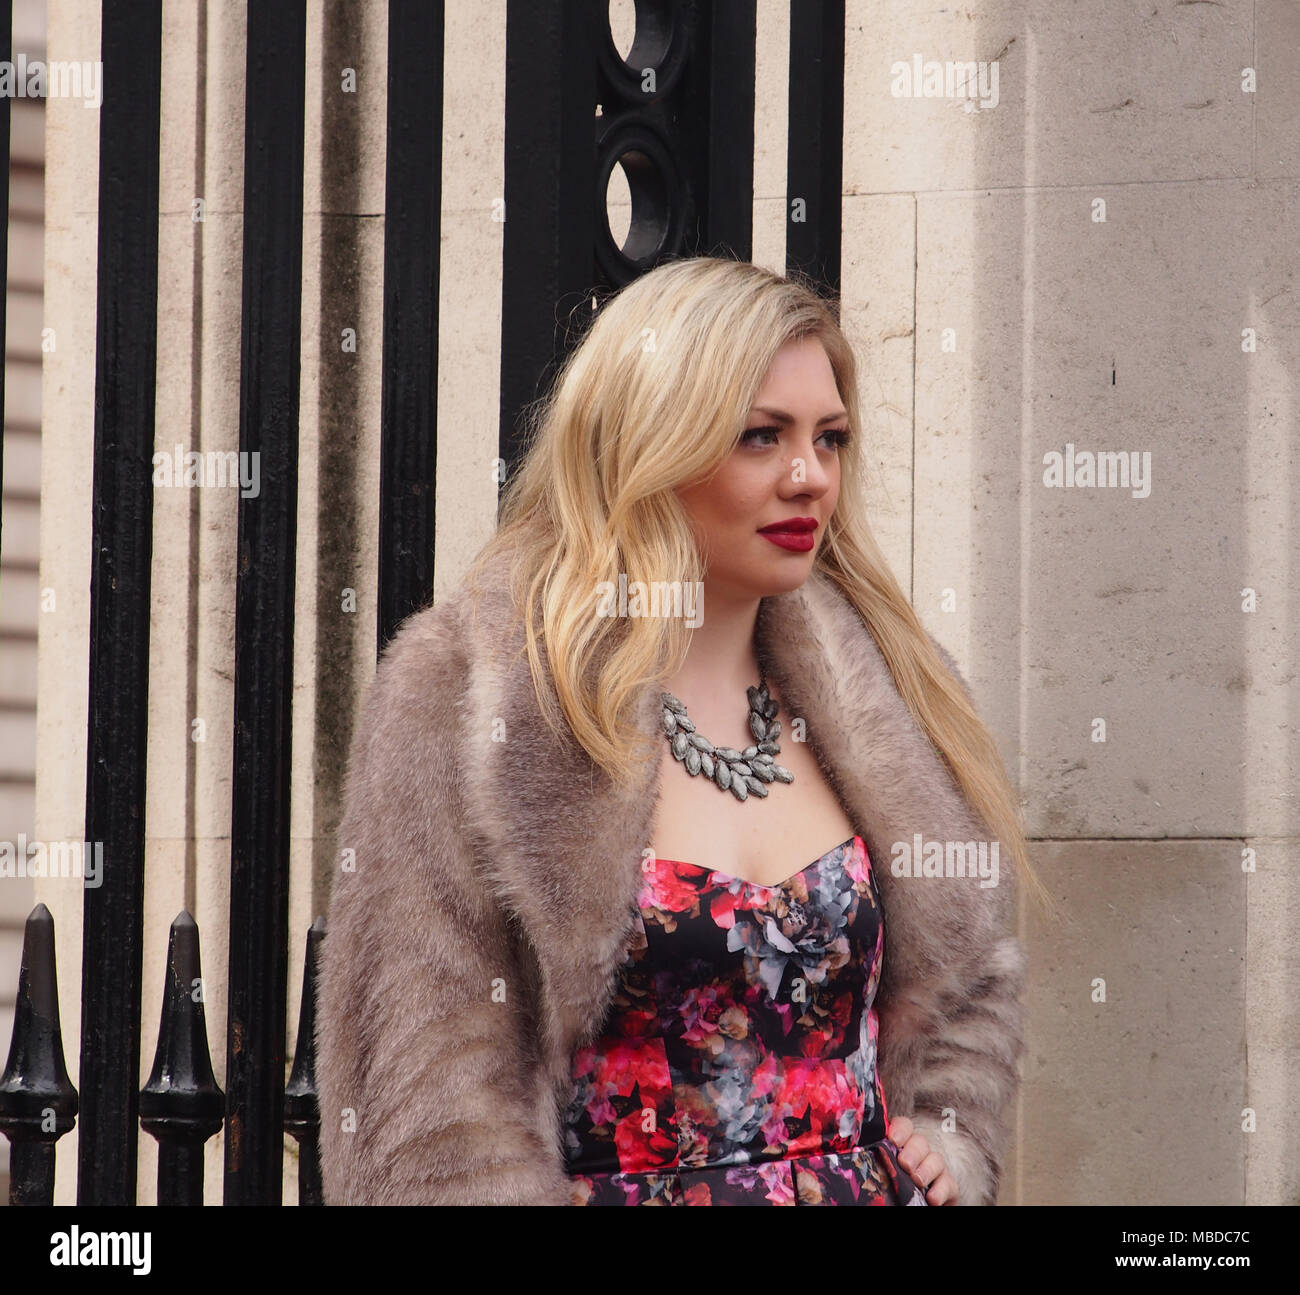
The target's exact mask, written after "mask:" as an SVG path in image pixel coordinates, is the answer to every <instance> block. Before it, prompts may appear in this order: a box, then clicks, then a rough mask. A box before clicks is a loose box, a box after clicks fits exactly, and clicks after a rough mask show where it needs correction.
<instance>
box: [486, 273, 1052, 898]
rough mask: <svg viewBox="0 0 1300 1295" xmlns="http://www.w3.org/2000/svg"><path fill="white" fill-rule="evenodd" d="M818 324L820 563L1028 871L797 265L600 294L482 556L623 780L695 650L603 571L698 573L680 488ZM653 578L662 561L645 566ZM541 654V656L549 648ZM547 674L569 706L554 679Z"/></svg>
mask: <svg viewBox="0 0 1300 1295" xmlns="http://www.w3.org/2000/svg"><path fill="white" fill-rule="evenodd" d="M808 336H815V337H817V338H818V339H820V341H821V343H822V345H823V346H824V347H825V349H826V354H827V356H828V358H829V360H830V363H831V368H832V370H833V372H834V374H835V378H836V383H837V386H838V388H839V394H840V397H841V399H842V400H843V403H844V408H845V409H846V410H847V411H848V419H847V425H848V427H849V429H850V431H851V433H852V434H851V436H850V439H849V442H848V444H847V445H846V446H845V447H844V448H842V449H841V450H840V451H839V456H840V465H841V482H840V495H839V500H838V502H837V504H836V507H835V511H834V513H833V514H832V516H831V518H830V520H829V521H828V522H827V525H826V535H825V539H824V541H823V543H822V545H821V548H820V550H819V551H818V554H817V558H816V563H815V567H816V569H819V570H821V571H823V572H824V573H825V574H826V575H827V576H829V577H830V578H831V579H832V580H833V581H834V582H835V584H836V585H837V586H838V587H839V588H840V589H841V590H843V592H844V594H845V595H846V596H847V598H848V599H849V601H850V602H851V603H852V604H853V606H854V607H856V608H857V610H858V612H859V614H860V615H861V617H862V619H863V621H864V623H865V624H866V626H867V627H868V629H869V630H870V632H871V634H872V636H873V637H874V639H875V641H876V643H877V644H878V645H879V648H880V651H881V654H882V656H883V657H884V659H885V662H886V663H887V665H888V667H889V670H890V673H891V674H892V675H893V678H894V682H895V684H896V685H897V687H898V691H899V693H900V694H901V696H902V697H903V699H904V701H905V702H906V703H907V706H908V708H909V709H910V710H911V712H912V715H913V716H914V717H915V719H916V721H917V723H918V724H919V725H920V726H921V728H922V730H923V731H924V732H925V733H926V734H927V736H928V737H929V739H930V741H931V742H932V743H933V744H934V747H935V748H936V750H937V751H938V752H939V754H940V755H941V756H942V758H943V759H944V761H945V762H946V763H947V765H948V767H949V769H951V770H952V772H953V774H954V776H955V777H956V780H957V782H958V784H959V785H960V787H961V790H962V791H963V792H964V793H965V796H966V798H967V800H968V802H969V803H970V804H971V806H972V807H973V808H974V809H975V810H976V811H977V812H978V813H979V814H980V816H981V817H982V818H983V819H984V822H985V824H986V825H987V826H988V827H989V829H990V830H991V831H992V833H993V834H994V836H995V837H996V839H997V840H998V841H999V842H1000V843H1001V845H1002V847H1003V849H1004V850H1007V849H1009V850H1010V853H1011V855H1012V858H1013V860H1014V867H1015V870H1016V872H1017V874H1018V875H1021V876H1024V877H1026V878H1028V879H1029V880H1030V882H1031V884H1032V886H1033V888H1034V890H1035V893H1036V894H1037V896H1038V898H1039V899H1040V901H1043V902H1044V903H1045V904H1046V905H1047V906H1048V907H1051V901H1050V897H1049V895H1048V892H1047V889H1046V887H1045V886H1044V885H1043V883H1042V882H1041V881H1040V880H1039V879H1038V877H1037V876H1036V875H1035V874H1034V872H1033V870H1032V869H1031V867H1030V865H1029V860H1028V857H1027V846H1026V841H1025V835H1024V831H1023V829H1022V826H1021V823H1020V815H1019V810H1018V805H1017V800H1016V796H1015V793H1014V791H1013V789H1012V787H1011V784H1010V781H1009V780H1008V778H1007V775H1006V771H1005V769H1004V768H1003V765H1002V761H1001V758H1000V757H999V754H998V750H997V747H996V745H995V743H994V741H993V738H992V737H991V735H990V734H989V732H988V730H987V729H986V727H985V726H984V724H983V723H982V722H981V720H980V718H979V716H978V715H977V714H976V712H975V710H974V708H973V706H972V705H971V703H970V701H969V699H968V698H967V696H966V694H965V692H964V690H963V689H962V687H961V685H960V684H959V683H958V682H957V681H956V679H955V678H954V677H953V676H952V674H951V673H950V672H949V671H948V669H947V668H946V667H945V665H944V664H943V661H942V659H941V658H940V656H939V654H938V652H937V651H936V650H935V647H934V645H933V643H932V642H931V640H930V637H929V635H928V634H927V633H926V631H925V629H924V627H923V626H922V625H921V622H920V620H919V619H918V618H917V615H916V612H915V611H914V610H913V608H912V606H911V604H910V603H909V602H908V600H907V598H906V596H905V595H904V593H903V591H902V589H901V588H900V586H899V584H898V581H897V580H896V579H895V578H894V575H893V573H892V572H891V571H890V569H889V567H888V565H887V563H886V562H885V559H884V557H883V555H882V554H881V552H880V549H879V547H878V546H877V544H876V541H875V538H874V537H873V536H872V534H871V530H870V527H869V526H868V524H867V518H866V505H865V499H866V495H865V489H864V485H865V470H864V458H863V448H862V446H863V437H862V435H861V425H860V421H859V420H860V409H859V403H858V387H857V368H856V363H855V359H854V355H853V349H852V347H851V346H850V344H849V342H848V340H847V339H846V338H845V336H844V334H843V332H842V331H841V329H840V326H839V322H838V320H837V318H836V314H835V308H834V306H833V305H831V304H828V302H827V301H826V300H825V299H823V298H822V297H820V296H819V295H818V294H817V293H816V292H815V291H813V290H812V288H811V287H810V286H809V285H807V284H806V283H805V282H802V281H801V280H800V279H798V278H782V277H781V276H779V275H777V274H774V273H772V272H771V271H770V270H767V269H764V268H762V267H760V266H757V265H752V264H749V263H748V262H742V261H732V260H726V259H720V258H715V257H693V258H689V259H682V260H676V261H670V262H667V263H666V264H664V265H661V266H659V267H658V268H657V269H655V270H653V271H651V272H649V273H647V274H645V275H643V276H642V277H641V278H638V279H636V280H634V281H633V282H632V283H630V284H628V285H627V287H625V288H623V289H622V290H621V291H620V292H618V293H617V294H616V295H614V296H613V297H611V298H610V299H609V300H608V301H606V302H605V303H604V304H603V305H602V306H601V308H600V310H599V312H598V313H597V314H596V316H595V319H594V321H593V322H592V323H591V325H590V328H589V329H588V331H587V333H586V336H585V337H583V339H582V340H581V342H580V343H579V344H578V345H577V346H576V347H575V348H574V349H573V350H572V351H571V352H570V354H569V355H568V357H567V359H566V361H565V362H564V364H563V365H562V366H561V368H560V370H559V372H558V374H557V375H556V378H555V381H554V383H553V384H552V387H551V390H550V394H549V395H548V396H546V397H545V398H543V399H542V400H540V401H538V402H535V403H534V404H533V405H532V406H531V407H530V408H529V409H528V410H527V411H526V414H525V442H526V447H527V449H526V454H525V457H524V460H523V462H522V464H521V465H520V467H519V469H518V471H517V472H516V473H515V474H514V475H513V477H512V479H511V480H510V482H509V483H508V486H507V489H506V491H505V493H504V496H503V499H502V507H501V514H500V522H499V526H498V529H497V532H496V534H495V535H494V536H493V537H492V539H491V540H490V541H489V542H488V544H487V545H486V546H485V547H484V548H483V550H482V551H481V552H480V553H479V555H478V556H477V557H476V558H475V560H474V562H473V563H472V564H471V566H470V568H469V571H468V572H467V579H468V581H469V583H470V585H471V587H472V588H475V589H476V588H477V586H476V583H475V582H476V580H477V577H478V575H479V573H480V570H481V568H482V566H483V565H484V564H485V563H486V562H487V561H488V559H489V558H490V557H491V556H492V555H493V554H494V553H496V552H498V551H500V550H501V549H503V548H507V547H509V548H512V549H514V551H515V552H514V559H513V562H512V567H511V570H512V580H513V589H514V595H515V597H516V599H517V604H516V605H517V606H519V607H520V609H521V614H522V616H523V619H524V624H525V627H526V642H525V647H524V648H521V650H520V651H521V654H522V652H523V651H524V650H526V651H527V653H528V657H529V665H530V669H531V671H532V676H533V683H534V690H535V692H536V694H537V699H538V704H539V706H540V707H541V711H542V714H543V716H544V717H545V719H546V722H547V723H548V725H550V726H551V727H552V728H553V729H555V730H556V731H559V729H560V725H561V724H562V723H567V725H568V728H569V730H570V732H571V733H572V735H573V737H574V738H575V739H576V740H577V741H578V742H579V743H580V744H581V746H582V747H583V748H584V749H585V750H586V751H587V752H588V754H589V755H590V756H591V758H592V760H593V761H594V762H595V763H596V764H598V765H599V766H601V768H603V769H604V770H605V771H606V773H607V774H608V775H609V776H610V778H611V779H612V780H613V781H614V782H616V783H618V784H619V785H622V786H628V785H630V784H631V783H632V782H633V781H634V780H636V779H638V778H642V777H644V776H645V768H644V763H643V762H644V761H647V760H657V759H659V758H660V756H661V746H660V738H659V736H658V735H657V734H655V735H648V734H646V733H644V732H642V731H640V730H638V728H637V727H636V725H635V722H634V709H635V703H636V701H637V699H638V697H639V696H640V695H641V694H642V692H643V690H644V687H645V684H646V681H647V680H648V679H651V678H655V679H661V680H662V679H666V678H668V677H669V676H670V675H671V674H672V673H674V672H675V671H676V670H677V669H678V668H679V667H680V665H681V663H682V661H683V660H684V658H685V655H686V650H687V648H688V646H689V643H690V636H691V629H690V627H689V626H688V625H687V624H686V622H685V619H684V618H682V617H661V616H642V617H610V616H600V615H595V614H594V611H595V598H596V591H597V588H598V586H599V585H600V583H601V582H602V581H610V582H612V583H617V580H618V575H619V573H620V572H626V573H627V576H628V580H629V581H631V580H634V579H641V578H644V579H668V578H670V577H671V578H676V579H681V580H682V581H692V582H693V581H696V580H702V579H703V577H704V566H705V561H704V555H702V554H701V553H700V551H699V548H698V546H697V543H696V540H695V536H694V532H693V530H692V527H691V524H690V521H689V519H688V515H687V513H686V511H685V509H684V507H683V505H682V503H681V502H680V500H679V499H678V498H677V496H676V494H675V490H676V488H677V487H679V486H683V485H687V484H692V483H695V482H697V481H700V480H702V479H704V478H707V477H708V476H709V475H710V474H711V473H712V472H713V471H714V470H715V469H716V468H717V467H719V466H720V464H721V463H722V462H723V460H724V459H726V458H727V456H728V455H730V454H731V452H732V451H733V449H734V448H735V447H736V444H737V442H738V440H739V437H740V435H741V433H742V432H743V430H744V427H745V422H746V420H747V418H748V416H749V410H750V407H751V406H752V404H753V401H754V399H755V397H756V395H757V393H758V390H759V388H760V386H761V385H762V383H763V380H764V378H765V376H766V374H767V370H768V368H769V366H770V365H771V363H772V360H773V359H774V357H775V356H776V353H777V352H778V351H779V350H780V349H781V347H782V346H784V345H785V344H786V343H787V342H789V341H792V340H796V339H801V338H805V337H808ZM643 573H653V575H645V574H643ZM543 651H544V652H545V656H546V664H545V665H544V664H543V661H542V653H543ZM547 673H549V677H550V679H551V681H552V684H553V686H554V690H555V698H556V699H557V700H558V704H559V708H560V711H562V715H561V714H557V713H555V711H554V709H553V708H552V706H551V705H550V703H549V702H548V700H547V697H546V695H545V690H544V689H543V688H542V686H541V684H542V680H543V679H544V678H545V677H546V676H547Z"/></svg>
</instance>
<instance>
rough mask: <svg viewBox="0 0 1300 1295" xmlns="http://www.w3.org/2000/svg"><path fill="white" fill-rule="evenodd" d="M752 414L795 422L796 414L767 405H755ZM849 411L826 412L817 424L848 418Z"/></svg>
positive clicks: (785, 421) (779, 421) (784, 421)
mask: <svg viewBox="0 0 1300 1295" xmlns="http://www.w3.org/2000/svg"><path fill="white" fill-rule="evenodd" d="M749 412H750V413H751V414H766V415H767V416H768V417H769V418H775V419H776V421H777V422H778V423H793V422H794V416H793V415H792V414H787V413H786V412H785V410H784V409H768V408H767V407H766V406H765V405H755V406H754V407H753V409H751V410H750V411H749ZM848 416H849V415H848V411H847V410H844V409H841V410H840V411H839V413H837V414H825V415H823V416H822V417H821V418H819V419H818V420H817V423H816V426H818V427H820V426H821V425H822V424H823V423H833V422H835V421H836V419H839V418H847V417H848Z"/></svg>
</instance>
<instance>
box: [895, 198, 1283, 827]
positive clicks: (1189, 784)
mask: <svg viewBox="0 0 1300 1295" xmlns="http://www.w3.org/2000/svg"><path fill="white" fill-rule="evenodd" d="M1298 196H1300V190H1297V187H1296V186H1294V185H1286V184H1281V183H1279V184H1276V185H1266V186H1259V187H1254V188H1243V187H1238V186H1235V185H1232V184H1223V185H1213V186H1207V187H1206V189H1205V191H1204V193H1203V195H1202V197H1201V200H1199V201H1197V202H1195V203H1193V202H1189V201H1188V195H1187V192H1186V191H1185V190H1184V189H1181V188H1179V187H1177V186H1148V187H1144V188H1140V189H1139V188H1128V189H1124V190H1122V191H1115V192H1114V193H1112V194H1109V195H1106V197H1107V199H1108V211H1107V216H1108V220H1107V222H1106V223H1105V224H1093V223H1092V222H1091V221H1090V220H1089V217H1088V215H1087V209H1086V207H1083V206H1081V205H1080V204H1079V203H1078V201H1077V200H1076V196H1075V195H1073V194H1071V193H1069V192H1061V191H1056V192H1050V193H1040V194H1036V195H1033V196H1031V197H1026V196H1024V195H1009V194H995V195H983V196H971V197H966V196H951V195H930V196H927V197H924V198H922V199H921V200H920V204H919V215H918V226H919V233H918V244H919V246H920V249H921V251H920V253H919V256H918V262H919V267H918V288H917V296H918V333H917V357H918V358H917V438H916V439H917V504H916V517H917V528H916V536H917V539H916V572H917V574H916V605H917V607H918V611H920V613H921V615H922V618H923V619H925V620H926V621H927V623H929V624H930V625H931V627H932V628H936V632H937V633H938V635H939V637H940V638H941V639H942V640H944V641H945V642H946V643H947V644H948V645H949V646H950V647H952V648H953V649H954V651H955V652H956V653H957V656H958V659H959V662H964V663H965V664H966V665H967V667H968V670H969V672H970V673H971V675H972V676H973V677H974V680H975V681H977V686H978V691H979V693H980V696H981V701H982V704H983V705H984V707H985V709H986V715H987V717H988V718H989V719H990V722H991V723H992V724H993V725H994V727H995V729H997V731H998V733H999V736H1000V739H1001V740H1002V741H1003V743H1004V754H1006V755H1008V756H1009V757H1010V758H1015V757H1016V755H1017V753H1019V758H1020V761H1021V765H1020V768H1019V771H1018V776H1019V778H1020V781H1021V789H1022V793H1023V795H1024V796H1025V799H1026V801H1027V803H1028V814H1029V823H1030V827H1031V830H1032V831H1034V832H1035V833H1036V834H1039V835H1052V836H1061V835H1065V836H1070V835H1082V834H1095V833H1098V832H1101V833H1116V834H1121V835H1131V836H1148V835H1150V836H1158V835H1166V834H1168V835H1176V836H1197V835H1203V836H1233V835H1241V834H1244V833H1246V832H1249V831H1261V832H1267V833H1270V834H1286V833H1288V832H1292V831H1294V829H1295V824H1296V813H1297V811H1296V800H1295V796H1294V794H1293V793H1294V782H1295V779H1294V767H1295V752H1294V746H1293V744H1288V741H1287V738H1286V732H1285V730H1284V728H1283V727H1282V726H1281V725H1280V724H1279V722H1278V716H1279V715H1280V714H1282V713H1284V712H1285V710H1286V709H1288V708H1291V709H1293V708H1294V706H1295V704H1296V679H1295V674H1294V669H1293V667H1292V665H1291V664H1290V663H1291V662H1293V661H1294V659H1295V657H1296V655H1297V646H1300V645H1298V644H1297V637H1296V627H1295V622H1294V617H1292V616H1290V615H1289V614H1288V611H1287V607H1288V594H1287V590H1288V587H1289V581H1288V577H1287V571H1288V570H1289V569H1291V568H1293V567H1294V565H1295V549H1296V543H1297V539H1296V536H1297V532H1296V530H1295V528H1294V526H1290V525H1289V524H1288V519H1289V518H1290V517H1292V516H1293V514H1294V503H1293V502H1292V500H1291V498H1290V481H1291V479H1292V477H1293V476H1294V466H1295V461H1296V458H1295V456H1296V450H1295V447H1294V445H1293V444H1292V443H1291V440H1290V438H1289V437H1288V435H1287V433H1286V427H1287V425H1288V421H1287V420H1288V411H1289V409H1290V404H1291V402H1290V395H1289V390H1290V382H1289V378H1288V375H1287V363H1286V355H1287V349H1286V342H1285V338H1286V337H1287V336H1288V335H1289V333H1290V331H1291V330H1293V329H1294V328H1295V327H1296V326H1297V324H1298V323H1300V318H1298V316H1297V311H1298V310H1300V306H1298V304H1297V302H1296V301H1295V299H1294V294H1290V293H1287V292H1286V291H1285V290H1283V289H1284V277H1285V276H1284V271H1283V267H1285V266H1286V265H1287V264H1289V261H1290V256H1291V253H1290V248H1291V247H1293V246H1294V244H1295V241H1296V237H1297V233H1300V229H1297V225H1298V224H1300V202H1297V197H1298ZM1016 228H1019V229H1020V230H1021V233H1020V234H1019V236H1018V237H1015V238H1012V237H1009V236H1008V231H1010V230H1012V229H1016ZM1198 247H1206V248H1214V249H1215V254H1214V255H1213V256H1212V257H1207V256H1203V255H1196V254H1194V253H1193V251H1192V249H1194V248H1198ZM1247 327H1250V328H1253V329H1255V330H1256V331H1257V336H1258V349H1257V351H1256V352H1255V353H1253V354H1249V353H1243V351H1242V330H1243V328H1247ZM945 328H952V329H953V330H954V332H953V334H952V336H953V337H954V338H955V349H954V350H953V351H951V352H945V351H944V350H943V330H944V329H945ZM1067 444H1072V445H1074V446H1075V449H1076V450H1078V451H1083V450H1088V451H1102V450H1122V451H1126V452H1130V453H1132V452H1137V453H1139V454H1142V453H1146V452H1149V453H1150V454H1151V460H1150V463H1151V473H1150V493H1149V495H1148V496H1147V497H1145V498H1135V497H1133V491H1132V490H1131V489H1123V488H1103V489H1098V488H1092V489H1082V488H1076V489H1053V488H1048V487H1047V486H1045V485H1044V483H1043V472H1044V465H1043V456H1044V454H1045V453H1047V452H1048V451H1058V452H1064V450H1065V447H1066V445H1067ZM1189 519H1194V524H1193V523H1192V522H1189ZM1244 588H1252V589H1254V590H1256V593H1257V596H1258V599H1259V610H1258V612H1256V613H1254V614H1247V613H1244V612H1243V611H1242V610H1241V606H1242V596H1243V595H1242V590H1243V589H1244ZM945 589H952V590H953V591H954V593H955V600H956V610H955V613H954V614H953V615H952V617H951V619H948V620H947V622H946V623H947V625H948V626H949V628H947V629H945V628H944V625H945V619H944V617H943V616H942V614H941V613H940V611H939V610H938V609H940V608H941V607H942V605H943V604H942V602H941V597H942V595H943V592H944V590H945ZM1021 627H1024V635H1023V638H1022V632H1021ZM1097 717H1100V718H1102V719H1105V720H1106V721H1107V732H1106V736H1107V742H1106V743H1105V744H1103V743H1100V742H1094V741H1092V740H1091V739H1092V734H1093V720H1094V718H1097ZM1012 772H1013V776H1016V774H1017V771H1016V770H1015V769H1014V768H1013V770H1012Z"/></svg>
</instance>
